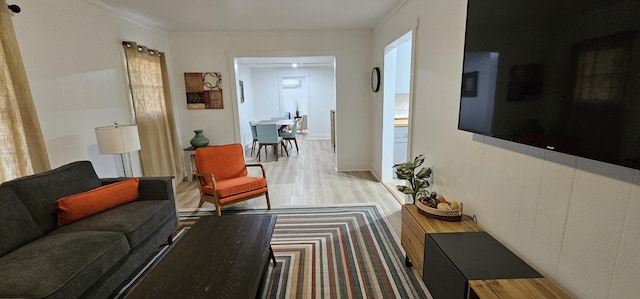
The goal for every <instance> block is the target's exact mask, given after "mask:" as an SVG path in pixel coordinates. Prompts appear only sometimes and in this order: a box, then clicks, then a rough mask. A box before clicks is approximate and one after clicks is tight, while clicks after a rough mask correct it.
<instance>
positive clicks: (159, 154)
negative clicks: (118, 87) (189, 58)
mask: <svg viewBox="0 0 640 299" xmlns="http://www.w3.org/2000/svg"><path fill="white" fill-rule="evenodd" d="M122 44H123V47H124V52H125V56H126V59H127V70H128V74H129V87H130V90H131V96H132V99H133V108H134V112H135V117H136V124H137V125H138V131H139V133H140V134H139V135H140V146H141V149H140V159H141V162H142V171H143V174H144V175H145V176H174V177H175V178H176V180H177V182H180V181H182V159H180V154H179V153H180V148H179V146H178V143H177V140H178V139H177V135H176V129H175V120H174V118H173V109H172V108H171V107H172V106H171V97H170V92H169V88H168V87H169V84H168V81H165V80H166V78H167V76H166V66H164V67H163V63H164V62H163V61H164V59H163V58H162V56H163V55H162V53H160V52H158V51H156V50H152V49H147V48H146V47H144V46H140V45H137V44H136V43H134V42H123V43H122ZM163 69H164V71H163Z"/></svg>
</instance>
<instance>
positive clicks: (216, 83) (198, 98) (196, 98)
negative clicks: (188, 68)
mask: <svg viewBox="0 0 640 299" xmlns="http://www.w3.org/2000/svg"><path fill="white" fill-rule="evenodd" d="M184 87H185V89H186V93H187V109H224V105H223V101H222V75H221V74H220V73H218V72H207V73H184Z"/></svg>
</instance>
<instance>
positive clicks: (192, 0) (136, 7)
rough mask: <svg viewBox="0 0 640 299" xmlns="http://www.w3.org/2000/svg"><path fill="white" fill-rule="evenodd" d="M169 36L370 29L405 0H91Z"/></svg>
mask: <svg viewBox="0 0 640 299" xmlns="http://www.w3.org/2000/svg"><path fill="white" fill-rule="evenodd" d="M87 1H91V2H102V3H103V4H106V5H107V6H111V7H112V8H114V9H115V10H117V11H119V12H120V13H121V14H123V15H124V16H126V17H128V18H130V19H132V20H134V21H137V22H139V23H142V24H145V25H149V26H153V27H156V28H160V29H162V30H165V31H168V32H209V31H300V30H369V29H372V28H373V27H374V26H375V25H376V24H377V23H379V22H380V21H382V20H383V19H384V18H385V17H386V16H387V15H388V14H389V13H390V12H391V11H393V9H394V8H395V7H396V6H397V5H399V4H400V3H403V2H405V1H406V0H187V1H175V0H172V1H170V0H136V1H131V0H87Z"/></svg>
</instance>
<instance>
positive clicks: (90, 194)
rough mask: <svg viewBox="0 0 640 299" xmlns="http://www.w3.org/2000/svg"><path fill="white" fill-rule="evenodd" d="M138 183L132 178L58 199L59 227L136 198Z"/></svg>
mask: <svg viewBox="0 0 640 299" xmlns="http://www.w3.org/2000/svg"><path fill="white" fill-rule="evenodd" d="M138 183H139V179H138V178H131V179H127V180H124V181H121V182H117V183H112V184H109V185H105V186H102V187H98V188H95V189H93V190H89V191H87V192H83V193H78V194H74V195H71V196H67V197H63V198H60V199H58V200H57V201H56V206H57V207H58V227H60V226H64V225H67V224H70V223H73V222H76V221H78V220H80V219H83V218H86V217H89V216H91V215H95V214H98V213H100V212H102V211H106V210H108V209H111V208H115V207H117V206H119V205H122V204H125V203H128V202H132V201H134V200H136V199H137V198H138V196H139V192H138Z"/></svg>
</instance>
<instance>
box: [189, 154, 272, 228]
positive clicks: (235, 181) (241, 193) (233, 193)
mask: <svg viewBox="0 0 640 299" xmlns="http://www.w3.org/2000/svg"><path fill="white" fill-rule="evenodd" d="M194 160H195V164H196V171H197V174H196V176H197V179H198V187H199V189H200V205H199V207H201V206H202V204H203V203H204V202H205V201H208V202H211V203H213V204H215V205H216V211H217V213H218V216H220V215H222V213H221V208H222V207H223V206H226V205H231V204H234V203H238V202H241V201H245V200H248V199H251V198H254V197H258V196H262V195H264V196H265V197H266V198H267V209H269V210H270V209H271V203H270V202H269V188H267V176H266V175H265V171H264V167H262V164H245V160H244V151H243V149H242V145H240V144H239V143H234V144H227V145H216V146H206V147H201V148H198V149H197V150H196V156H195V159H194ZM247 167H260V169H261V170H262V177H253V176H248V175H247V174H248V173H247Z"/></svg>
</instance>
